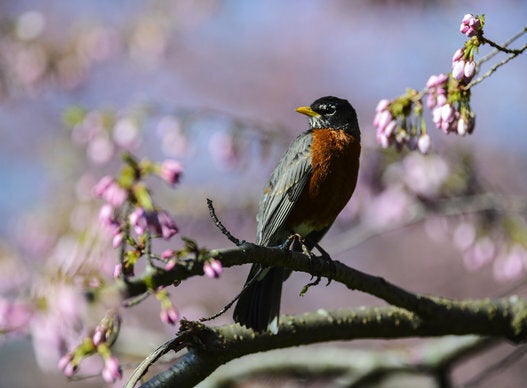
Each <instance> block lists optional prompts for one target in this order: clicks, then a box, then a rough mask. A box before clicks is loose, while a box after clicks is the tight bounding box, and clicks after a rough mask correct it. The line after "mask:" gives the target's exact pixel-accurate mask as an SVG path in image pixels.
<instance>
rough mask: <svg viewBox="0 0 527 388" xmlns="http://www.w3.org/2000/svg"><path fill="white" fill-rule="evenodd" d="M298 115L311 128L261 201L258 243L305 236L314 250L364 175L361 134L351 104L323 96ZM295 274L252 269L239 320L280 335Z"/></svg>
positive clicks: (290, 152)
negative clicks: (285, 294)
mask: <svg viewBox="0 0 527 388" xmlns="http://www.w3.org/2000/svg"><path fill="white" fill-rule="evenodd" d="M296 111H297V112H299V113H302V114H305V115H307V116H308V117H309V129H308V130H307V131H305V132H303V133H302V134H300V136H298V137H297V138H296V139H295V140H294V141H293V143H292V144H291V145H290V146H289V148H288V150H287V151H286V152H285V154H284V155H283V156H282V159H281V160H280V162H279V163H278V166H277V167H276V168H275V170H274V171H273V173H272V174H271V177H270V178H269V182H268V184H267V186H266V188H265V190H264V193H263V197H262V199H261V200H260V204H259V209H258V215H257V217H256V219H257V222H258V234H257V240H256V242H257V243H258V244H260V245H264V246H279V245H282V244H284V243H285V242H286V241H287V240H288V239H289V238H290V237H291V235H293V234H298V235H300V236H301V237H302V238H303V239H304V241H305V245H306V246H307V247H308V248H309V249H311V248H313V247H314V245H315V244H317V243H318V242H319V241H320V239H321V238H322V237H323V236H324V234H325V233H326V232H327V231H328V229H329V228H330V226H331V224H333V221H334V220H335V218H336V217H337V215H338V214H339V213H340V211H341V210H342V209H343V208H344V206H345V205H346V203H347V202H348V200H349V199H350V197H351V195H352V194H353V191H354V190H355V185H356V183H357V175H358V171H359V156H360V150H361V146H360V129H359V124H358V122H357V114H356V113H355V109H353V107H352V106H351V104H350V103H349V102H348V101H347V100H343V99H340V98H337V97H331V96H328V97H322V98H319V99H318V100H316V101H315V102H313V104H311V106H309V107H308V106H301V107H299V108H297V109H296ZM290 273H291V271H290V270H287V269H285V268H283V267H265V268H262V266H261V265H259V264H253V266H252V267H251V270H250V273H249V276H248V278H247V281H246V284H247V283H248V282H250V281H251V279H253V278H254V277H255V276H256V279H254V280H253V281H252V282H251V283H249V285H248V286H246V288H245V289H244V290H243V291H242V293H241V295H240V298H239V300H238V303H237V305H236V308H235V309H234V320H235V321H236V322H238V323H240V324H242V325H244V326H246V327H249V328H252V329H254V330H256V331H264V330H266V329H268V330H269V331H271V332H273V333H277V332H278V316H279V312H280V299H281V293H282V283H283V282H284V280H285V279H286V278H287V277H288V276H289V275H290Z"/></svg>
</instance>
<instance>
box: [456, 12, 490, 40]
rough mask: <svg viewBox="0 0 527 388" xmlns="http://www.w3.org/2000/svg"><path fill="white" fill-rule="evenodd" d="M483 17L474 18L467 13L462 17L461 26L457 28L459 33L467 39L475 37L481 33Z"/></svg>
mask: <svg viewBox="0 0 527 388" xmlns="http://www.w3.org/2000/svg"><path fill="white" fill-rule="evenodd" d="M483 24H484V18H483V16H474V15H472V14H470V13H467V14H466V15H465V16H463V20H461V25H460V26H459V32H461V33H462V34H463V35H466V36H467V37H468V38H471V37H473V36H475V35H478V34H482V33H483Z"/></svg>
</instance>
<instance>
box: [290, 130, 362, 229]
mask: <svg viewBox="0 0 527 388" xmlns="http://www.w3.org/2000/svg"><path fill="white" fill-rule="evenodd" d="M360 151H361V146H360V142H359V140H357V139H355V138H354V137H353V136H351V135H349V134H347V133H346V132H344V131H343V130H333V129H315V130H314V131H313V141H312V144H311V166H312V170H313V171H312V175H311V178H310V180H309V182H308V184H307V186H306V188H305V189H304V191H303V192H302V194H301V195H300V197H299V198H298V202H297V204H296V205H295V206H294V210H293V212H292V213H291V214H290V216H289V217H288V219H287V225H288V227H289V228H290V230H292V231H293V232H295V233H300V234H306V233H310V232H312V231H318V230H321V229H323V228H325V227H327V226H329V225H331V223H332V222H333V221H334V220H335V218H336V217H337V215H338V214H339V213H340V211H341V210H342V209H343V208H344V206H345V205H346V204H347V203H348V201H349V199H350V197H351V195H352V194H353V191H354V190H355V185H356V183H357V176H358V171H359V157H360Z"/></svg>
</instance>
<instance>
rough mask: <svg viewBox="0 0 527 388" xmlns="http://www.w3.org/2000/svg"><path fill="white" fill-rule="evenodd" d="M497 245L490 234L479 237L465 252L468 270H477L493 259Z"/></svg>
mask: <svg viewBox="0 0 527 388" xmlns="http://www.w3.org/2000/svg"><path fill="white" fill-rule="evenodd" d="M495 253H496V245H495V244H494V242H493V241H492V239H490V238H489V237H488V236H485V237H482V238H479V239H478V240H476V242H475V243H474V244H473V245H472V246H470V247H468V248H467V249H466V250H465V252H464V253H463V263H464V264H465V268H466V269H467V270H468V271H476V270H478V269H480V268H481V267H483V266H484V265H485V264H487V263H489V262H490V261H492V259H493V258H494V255H495Z"/></svg>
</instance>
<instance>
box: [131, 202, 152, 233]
mask: <svg viewBox="0 0 527 388" xmlns="http://www.w3.org/2000/svg"><path fill="white" fill-rule="evenodd" d="M128 218H129V220H130V226H132V228H133V229H134V232H135V233H136V234H137V235H138V236H142V235H143V234H144V233H145V231H146V228H147V226H148V225H147V221H146V217H145V211H144V209H143V208H141V207H136V208H135V209H134V211H133V212H132V213H130V216H129V217H128Z"/></svg>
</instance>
